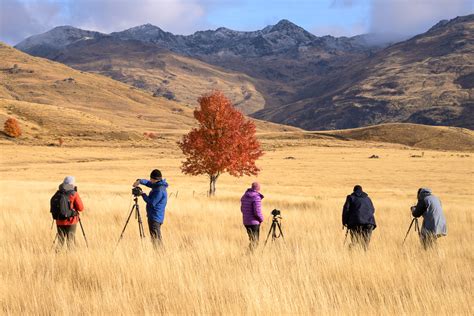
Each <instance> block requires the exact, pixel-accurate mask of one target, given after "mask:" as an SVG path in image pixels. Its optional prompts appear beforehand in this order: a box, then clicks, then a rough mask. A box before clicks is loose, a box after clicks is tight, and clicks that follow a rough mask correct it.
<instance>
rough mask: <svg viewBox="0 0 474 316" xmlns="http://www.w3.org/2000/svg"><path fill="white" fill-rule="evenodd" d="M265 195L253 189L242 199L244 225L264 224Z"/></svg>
mask: <svg viewBox="0 0 474 316" xmlns="http://www.w3.org/2000/svg"><path fill="white" fill-rule="evenodd" d="M262 199H263V195H261V194H260V193H258V192H257V191H254V190H252V189H247V191H246V192H245V194H244V195H243V196H242V198H241V199H240V203H241V204H240V210H241V211H242V215H243V219H244V225H260V223H262V222H263V214H262Z"/></svg>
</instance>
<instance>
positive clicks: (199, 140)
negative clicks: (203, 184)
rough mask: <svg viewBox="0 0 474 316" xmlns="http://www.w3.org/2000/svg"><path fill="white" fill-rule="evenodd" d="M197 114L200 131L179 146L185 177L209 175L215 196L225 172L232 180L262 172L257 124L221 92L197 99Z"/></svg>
mask: <svg viewBox="0 0 474 316" xmlns="http://www.w3.org/2000/svg"><path fill="white" fill-rule="evenodd" d="M198 102H199V104H200V108H199V109H196V110H195V111H194V117H195V118H196V120H197V121H198V122H199V127H198V128H194V129H192V130H191V131H190V132H189V134H187V135H185V136H183V139H182V140H181V141H180V142H178V145H179V147H180V148H181V150H182V151H183V154H184V155H185V156H186V160H185V161H184V162H183V165H182V167H181V170H182V171H183V172H184V173H186V174H191V175H201V174H206V175H208V176H209V179H210V188H209V193H210V194H211V195H213V194H214V193H215V182H216V181H217V178H218V177H219V176H220V175H221V174H222V173H225V172H228V173H229V174H231V175H232V176H235V177H241V176H243V175H248V176H250V175H256V174H258V172H259V171H260V169H259V168H258V167H257V166H256V165H255V161H256V160H257V159H258V158H260V157H261V156H262V155H263V152H262V150H261V149H260V143H259V142H258V140H257V138H256V137H255V131H256V128H255V124H254V123H253V122H252V121H250V120H247V119H245V117H244V115H243V114H242V113H240V112H239V111H238V110H236V109H235V108H234V107H233V106H232V104H231V102H230V100H229V99H227V98H226V97H225V96H224V94H222V93H221V92H219V91H215V92H213V93H209V94H205V95H203V96H202V97H200V98H199V99H198Z"/></svg>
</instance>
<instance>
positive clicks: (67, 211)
mask: <svg viewBox="0 0 474 316" xmlns="http://www.w3.org/2000/svg"><path fill="white" fill-rule="evenodd" d="M74 193H75V191H73V190H71V191H64V190H59V191H57V192H56V193H55V194H54V195H53V197H52V198H51V201H50V203H51V209H50V212H51V216H53V219H59V220H65V219H70V218H71V217H74V216H75V215H76V211H74V209H73V208H72V206H71V203H70V200H69V197H70V196H71V195H74Z"/></svg>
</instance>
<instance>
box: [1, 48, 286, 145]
mask: <svg viewBox="0 0 474 316" xmlns="http://www.w3.org/2000/svg"><path fill="white" fill-rule="evenodd" d="M9 116H14V117H16V118H18V119H19V121H20V123H21V126H22V128H23V131H24V134H25V139H35V142H37V143H44V142H50V141H51V140H56V139H57V138H59V137H71V138H78V139H82V140H100V141H104V140H111V141H114V140H118V141H126V140H142V139H143V133H144V132H146V131H152V132H155V133H157V135H158V136H160V135H165V134H169V133H171V134H180V133H183V132H185V131H187V130H189V129H190V128H191V127H193V126H194V124H195V120H194V118H193V117H192V108H191V107H189V106H186V105H183V104H181V103H179V102H175V101H170V100H168V99H166V98H163V97H153V96H152V95H151V94H150V93H147V92H145V91H143V90H141V89H137V88H134V87H132V86H128V85H126V84H124V83H121V82H118V81H115V80H113V79H110V78H108V77H105V76H102V75H98V74H92V73H87V72H83V71H78V70H75V69H72V68H70V67H68V66H65V65H63V64H61V63H57V62H52V61H50V60H47V59H43V58H38V57H32V56H30V55H28V54H25V53H22V52H20V51H18V50H16V49H14V48H12V47H10V46H7V45H5V44H2V43H0V120H1V122H2V123H3V122H4V121H5V119H6V118H7V117H9ZM257 128H258V130H259V131H284V130H293V128H289V127H286V126H281V125H277V124H272V123H268V122H259V121H257Z"/></svg>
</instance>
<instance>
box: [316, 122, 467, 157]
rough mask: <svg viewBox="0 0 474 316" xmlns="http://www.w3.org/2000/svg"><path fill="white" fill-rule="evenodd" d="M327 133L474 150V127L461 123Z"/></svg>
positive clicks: (433, 146)
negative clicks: (460, 124) (465, 126)
mask: <svg viewBox="0 0 474 316" xmlns="http://www.w3.org/2000/svg"><path fill="white" fill-rule="evenodd" d="M316 134H317V132H316ZM325 134H326V133H325ZM327 134H330V135H334V136H336V137H342V138H346V139H355V140H361V141H370V142H384V143H395V144H402V145H407V146H410V147H417V148H423V149H435V150H455V151H474V131H472V130H469V129H464V128H459V127H444V126H427V125H418V124H397V123H394V124H382V125H375V126H370V127H362V128H355V129H348V130H339V131H330V132H328V133H327Z"/></svg>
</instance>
